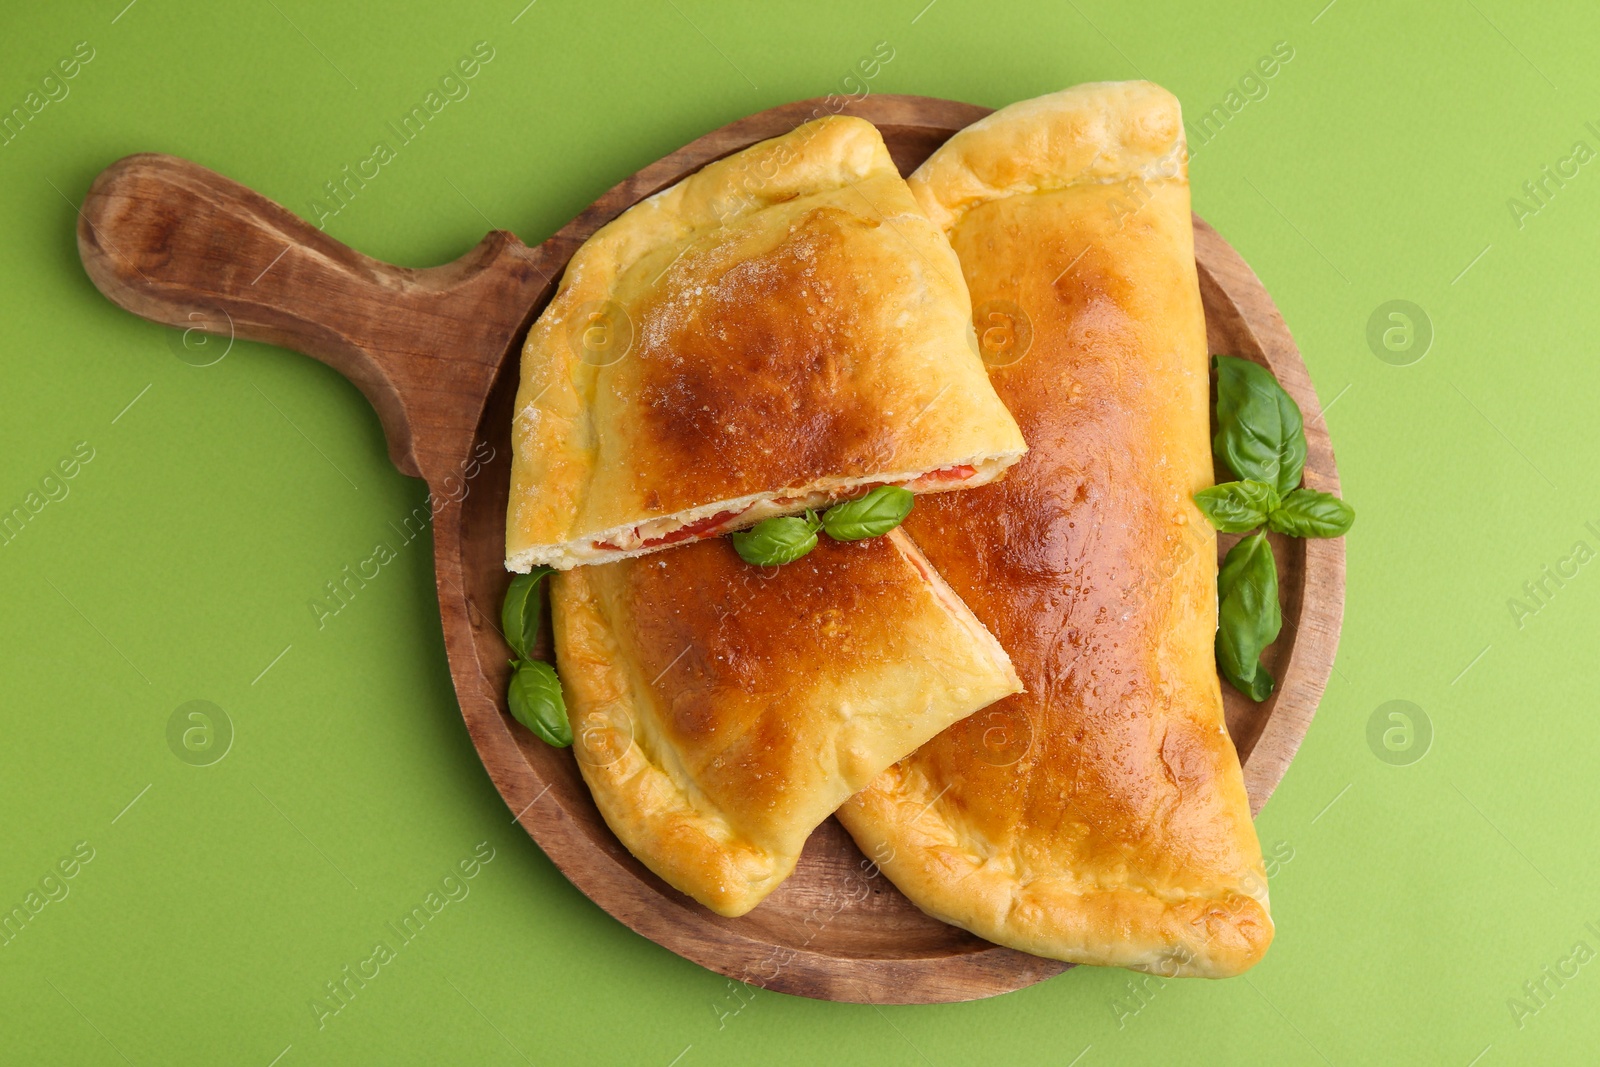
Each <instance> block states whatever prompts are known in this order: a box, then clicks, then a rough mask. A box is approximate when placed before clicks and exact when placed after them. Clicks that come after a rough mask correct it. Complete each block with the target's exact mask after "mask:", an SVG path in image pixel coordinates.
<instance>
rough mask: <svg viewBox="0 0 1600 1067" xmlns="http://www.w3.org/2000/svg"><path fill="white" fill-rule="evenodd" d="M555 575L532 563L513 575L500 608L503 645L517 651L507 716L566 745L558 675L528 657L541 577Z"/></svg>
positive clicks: (535, 632) (568, 728) (535, 634)
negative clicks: (529, 568) (509, 715)
mask: <svg viewBox="0 0 1600 1067" xmlns="http://www.w3.org/2000/svg"><path fill="white" fill-rule="evenodd" d="M553 573H555V571H554V568H551V567H535V568H534V569H533V570H532V571H529V572H528V573H527V574H519V575H517V577H515V578H513V579H512V581H511V587H510V588H509V589H507V590H506V599H505V603H504V604H502V605H501V606H500V624H501V626H502V627H503V628H504V633H505V638H506V644H508V645H510V646H511V651H513V652H515V653H516V654H517V658H516V659H514V660H512V661H511V663H512V673H511V685H510V688H509V689H508V690H507V692H506V702H507V703H508V704H510V706H511V714H512V715H513V716H514V717H515V718H516V720H517V721H518V722H520V723H521V724H522V725H524V726H526V727H527V728H528V729H529V730H532V731H533V733H534V734H535V736H537V737H538V738H539V740H541V741H543V742H544V743H545V744H547V745H554V746H556V747H557V748H566V747H567V746H568V745H571V744H572V724H571V722H569V721H568V719H567V701H566V698H565V697H564V696H563V695H562V692H561V679H560V677H558V676H557V675H556V671H555V668H554V667H552V666H550V664H548V663H544V662H542V661H540V660H536V659H534V658H532V653H533V646H534V643H535V642H536V641H537V640H538V638H539V616H540V615H541V613H542V612H543V610H544V579H545V576H546V575H548V574H553Z"/></svg>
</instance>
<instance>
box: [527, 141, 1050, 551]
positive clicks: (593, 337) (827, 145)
mask: <svg viewBox="0 0 1600 1067" xmlns="http://www.w3.org/2000/svg"><path fill="white" fill-rule="evenodd" d="M970 316H971V305H970V304H969V303H968V301H967V291H966V286H965V285H964V284H963V282H962V280H961V269H960V265H959V264H958V263H957V262H956V259H955V256H954V254H953V253H952V252H951V251H950V247H949V244H948V243H947V242H946V241H945V240H944V238H943V236H942V235H941V234H940V233H939V232H938V231H937V230H936V229H935V228H934V227H933V226H932V225H931V224H930V223H929V222H928V220H927V218H926V217H925V216H924V215H923V214H922V211H921V209H919V208H918V206H917V204H916V202H915V201H914V200H913V199H912V197H911V193H910V190H909V189H907V187H906V184H905V182H904V180H903V179H901V177H900V175H899V172H898V171H897V170H896V169H895V166H894V163H893V161H892V160H891V159H890V157H889V153H888V150H887V149H886V148H885V147H884V144H883V139H882V137H880V136H879V135H878V131H877V130H876V129H875V128H874V127H873V126H872V125H871V124H870V123H868V122H865V121H863V120H861V119H856V118H845V117H828V118H822V119H818V120H816V121H814V122H810V123H807V124H806V125H804V126H801V127H799V128H797V129H795V130H794V131H792V132H790V133H788V134H785V135H784V136H782V137H777V138H774V139H772V140H769V141H764V142H762V143H760V144H757V145H754V146H752V147H751V148H748V149H746V150H745V151H743V152H740V153H738V154H736V155H733V156H730V157H728V158H727V159H724V160H721V161H719V162H716V163H712V164H710V165H709V166H707V167H705V168H704V169H703V170H701V171H699V172H698V173H696V174H694V175H691V176H690V177H688V178H686V179H684V180H683V181H681V182H679V183H678V184H677V185H674V186H672V187H671V188H669V189H667V190H665V191H663V192H661V193H658V194H656V195H655V196H653V197H651V198H649V199H648V200H645V201H643V202H642V203H640V204H637V205H635V206H634V207H632V208H630V209H629V210H628V211H626V212H624V213H623V214H622V215H621V216H620V217H618V218H617V219H616V220H615V221H613V222H611V223H610V224H608V225H607V226H605V227H604V228H602V229H601V230H599V231H598V232H597V233H596V234H595V235H594V236H593V237H591V238H590V239H589V240H588V242H586V243H585V244H584V245H583V247H582V248H580V249H579V250H578V252H577V254H576V255H574V256H573V258H572V261H571V263H570V264H569V265H568V267H567V271H566V274H565V276H564V277H563V278H562V281H561V286H560V289H559V291H558V292H557V294H556V297H555V299H554V300H553V301H552V302H551V304H550V306H549V307H548V308H547V309H546V310H545V312H544V314H543V315H541V316H540V318H539V320H538V321H537V322H536V323H535V324H534V326H533V328H532V330H531V331H530V332H529V335H528V341H527V344H526V346H525V348H524V350H523V356H522V378H521V382H520V385H519V388H518V392H517V401H516V417H515V424H514V426H513V428H512V451H513V458H512V469H511V497H510V506H509V508H508V512H507V518H506V566H507V567H508V568H509V569H511V570H519V571H526V570H528V569H529V568H530V567H531V566H533V565H535V564H549V565H552V566H555V567H557V568H566V567H571V566H574V565H576V564H580V563H595V562H603V561H605V560H609V559H618V558H623V557H627V556H633V555H639V554H642V553H644V552H648V551H653V550H655V549H658V548H663V547H667V546H668V545H669V544H673V543H678V542H680V541H681V540H686V539H692V538H698V537H707V536H712V535H715V534H719V533H724V532H726V531H728V530H730V529H736V528H740V527H743V526H749V525H751V524H753V523H755V522H756V521H758V520H759V519H761V518H764V517H767V516H770V515H776V514H797V513H799V512H801V511H804V510H805V509H806V507H808V506H811V507H816V506H821V505H825V504H826V503H827V502H828V501H829V500H830V499H836V498H839V497H843V496H849V495H853V494H854V493H859V492H860V491H861V489H862V487H864V486H869V485H874V484H880V483H884V482H893V483H899V484H909V485H910V488H912V489H913V491H919V492H922V491H933V490H938V489H947V488H956V487H958V486H960V485H977V484H982V483H983V482H986V481H988V480H990V479H992V478H994V477H995V476H996V475H998V474H999V473H1000V471H1001V470H1003V469H1004V468H1005V467H1007V466H1009V465H1010V464H1011V463H1014V462H1015V461H1016V459H1017V457H1018V456H1020V455H1021V454H1022V452H1023V448H1024V446H1023V443H1022V437H1021V434H1020V433H1019V432H1018V430H1017V426H1016V423H1015V421H1014V420H1013V419H1012V418H1011V415H1010V413H1009V412H1007V411H1006V409H1005V406H1004V405H1003V404H1001V403H1000V401H999V399H998V398H997V397H996V396H995V394H994V390H993V388H992V387H991V386H990V385H989V381H988V378H987V377H986V375H985V374H984V370H983V364H982V361H981V360H980V359H979V358H978V354H977V352H976V350H975V349H974V347H973V346H972V345H971V343H970V342H969V340H968V332H969V324H970ZM930 474H933V475H934V476H933V477H924V476H927V475H930ZM919 479H920V480H919Z"/></svg>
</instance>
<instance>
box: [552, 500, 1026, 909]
mask: <svg viewBox="0 0 1600 1067" xmlns="http://www.w3.org/2000/svg"><path fill="white" fill-rule="evenodd" d="M551 602H552V606H553V614H554V619H555V645H556V659H557V662H558V664H559V665H560V669H561V677H562V681H563V684H564V685H565V687H566V698H567V705H568V712H569V714H570V715H571V718H572V724H573V751H574V754H575V755H576V756H577V759H578V766H579V768H580V769H581V771H582V773H583V777H584V779H585V781H587V782H588V784H589V789H590V792H591V793H593V795H594V799H595V803H596V805H597V806H598V807H599V809H600V813H601V815H603V816H604V817H605V820H606V823H607V824H608V825H609V826H610V827H611V829H612V830H613V832H615V833H616V835H617V837H618V838H619V839H620V840H621V841H622V843H623V844H624V845H626V846H627V848H628V849H629V851H631V852H632V853H633V854H634V855H635V856H637V857H638V858H639V859H640V860H641V861H642V862H643V863H644V864H645V866H647V867H649V868H650V869H651V870H652V871H654V872H655V873H656V874H658V875H660V876H661V878H662V879H663V880H664V881H666V882H667V883H668V884H670V885H672V886H673V887H674V888H676V889H679V890H681V891H682V892H684V893H687V894H688V895H689V896H691V897H693V898H695V899H696V900H698V901H700V902H701V903H702V904H704V905H705V906H706V907H708V908H710V909H711V910H713V911H715V912H718V913H719V914H722V915H743V914H744V913H745V912H747V911H749V910H750V909H751V908H753V907H755V906H756V904H758V903H760V901H761V900H762V898H764V897H765V896H766V895H767V894H768V893H770V892H771V891H772V890H773V888H774V887H776V886H777V885H778V883H779V882H781V881H783V879H784V878H786V877H788V875H789V873H790V872H791V871H792V870H794V866H795V862H796V860H798V859H799V857H800V850H801V848H802V847H803V846H804V845H805V841H806V838H807V837H808V836H809V835H810V833H811V831H812V830H813V829H815V828H816V826H817V824H818V823H820V822H822V821H823V820H824V819H826V818H827V817H828V816H829V815H831V814H833V812H834V810H835V809H836V808H837V807H838V806H839V805H840V804H841V803H843V802H844V800H845V798H847V797H849V796H850V795H851V794H852V793H854V792H856V791H857V790H859V789H860V788H861V787H862V786H864V785H866V784H867V783H868V782H870V781H872V779H873V778H874V777H876V776H877V775H878V774H879V773H880V772H881V771H883V769H884V768H885V767H888V766H889V765H890V764H892V763H893V762H894V761H895V760H898V759H900V758H902V757H903V756H905V755H907V754H909V753H910V752H912V751H913V750H915V749H916V748H917V746H918V745H921V744H922V743H923V742H924V741H926V740H928V739H929V738H931V737H933V736H934V735H935V734H937V733H938V732H939V731H940V730H943V729H944V728H945V727H947V726H949V725H950V724H951V723H953V722H955V721H956V720H958V719H960V718H962V717H963V716H965V715H969V714H971V713H972V712H974V711H977V710H978V709H979V708H982V707H983V706H985V705H986V704H989V703H990V702H992V701H994V700H997V699H999V698H1000V697H1003V696H1005V695H1006V694H1008V693H1014V692H1016V691H1017V689H1018V682H1017V677H1016V674H1015V672H1014V671H1013V670H1012V668H1011V663H1010V661H1009V660H1008V659H1007V658H1006V654H1005V652H1004V651H1003V650H1002V649H1001V647H1000V645H999V643H998V642H996V641H995V639H994V637H993V636H992V635H991V634H990V633H989V632H988V631H987V630H985V629H984V628H983V625H982V624H981V623H979V622H978V621H977V619H976V618H974V617H973V615H972V612H970V611H969V610H967V607H966V605H964V604H962V603H961V601H960V600H959V599H958V598H957V597H956V596H955V594H953V593H952V592H951V591H950V589H949V587H948V586H946V585H945V583H944V582H943V581H942V580H941V579H940V578H939V576H938V575H937V574H936V573H935V572H934V571H933V569H932V568H931V567H929V566H928V564H927V561H926V560H925V559H923V558H922V556H921V555H920V554H919V553H918V552H917V550H916V549H915V548H914V547H913V546H912V545H911V543H910V541H909V540H907V538H906V537H905V535H903V534H901V533H900V532H899V531H895V532H892V533H890V534H888V535H887V536H885V537H877V538H872V539H870V540H865V541H855V542H849V543H845V542H838V541H831V540H829V539H827V538H823V539H822V541H821V543H819V544H818V546H817V548H816V549H815V550H814V551H812V552H811V553H810V554H809V555H807V556H806V557H804V558H803V559H800V560H798V561H796V562H793V563H789V564H787V565H785V566H782V567H777V568H765V569H762V568H756V567H751V566H749V565H747V564H745V563H744V562H743V561H741V560H740V559H739V557H738V555H737V554H736V553H735V552H734V550H733V547H732V545H731V544H730V543H729V541H728V539H727V538H718V539H715V540H707V541H701V542H698V543H696V544H691V545H687V546H684V547H681V548H678V549H675V550H673V551H671V552H663V553H660V554H657V555H652V556H647V557H644V558H641V559H630V560H623V561H620V562H617V563H609V564H605V565H602V566H597V567H579V568H577V569H575V570H570V571H566V572H564V573H561V574H558V575H557V576H556V577H555V578H554V579H553V586H552V595H551Z"/></svg>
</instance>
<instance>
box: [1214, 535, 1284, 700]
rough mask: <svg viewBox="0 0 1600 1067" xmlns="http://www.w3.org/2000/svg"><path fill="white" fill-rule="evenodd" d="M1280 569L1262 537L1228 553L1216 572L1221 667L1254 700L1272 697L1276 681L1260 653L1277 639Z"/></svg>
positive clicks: (1251, 538)
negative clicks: (1273, 683)
mask: <svg viewBox="0 0 1600 1067" xmlns="http://www.w3.org/2000/svg"><path fill="white" fill-rule="evenodd" d="M1282 628H1283V616H1282V614H1281V613H1280V611H1279V608H1278V565H1277V564H1276V563H1275V562H1274V561H1273V558H1272V546H1271V545H1269V544H1268V543H1267V535H1266V534H1265V533H1264V532H1257V533H1253V534H1251V535H1250V536H1249V537H1246V538H1244V539H1243V540H1242V541H1240V542H1239V543H1238V544H1236V545H1234V546H1233V548H1232V549H1230V550H1229V551H1228V555H1227V556H1226V557H1225V558H1224V559H1223V561H1222V569H1221V570H1220V571H1218V572H1217V665H1218V666H1219V667H1221V668H1222V674H1223V677H1225V678H1227V679H1228V681H1229V682H1230V683H1231V684H1232V685H1233V687H1234V688H1235V689H1237V690H1239V692H1241V693H1243V694H1244V695H1245V696H1247V697H1249V698H1250V699H1251V700H1265V699H1267V697H1269V696H1271V695H1272V675H1270V674H1268V673H1267V669H1266V668H1265V667H1263V666H1262V665H1261V653H1262V650H1263V649H1265V648H1266V647H1267V646H1268V645H1270V644H1272V642H1273V641H1275V640H1277V638H1278V631H1279V630H1281V629H1282Z"/></svg>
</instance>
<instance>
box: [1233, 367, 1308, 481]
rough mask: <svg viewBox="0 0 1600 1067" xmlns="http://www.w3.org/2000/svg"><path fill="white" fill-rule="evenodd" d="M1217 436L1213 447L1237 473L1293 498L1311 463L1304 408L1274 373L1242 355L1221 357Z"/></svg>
mask: <svg viewBox="0 0 1600 1067" xmlns="http://www.w3.org/2000/svg"><path fill="white" fill-rule="evenodd" d="M1215 359H1216V367H1217V435H1216V437H1215V438H1213V440H1212V448H1213V450H1214V451H1215V452H1216V454H1217V458H1218V459H1220V460H1222V462H1224V463H1226V464H1227V465H1228V469H1229V470H1231V471H1233V473H1234V475H1235V476H1237V477H1239V478H1242V479H1249V480H1252V481H1257V482H1266V483H1267V484H1268V485H1271V486H1273V487H1274V488H1276V489H1277V490H1278V495H1279V496H1287V495H1288V494H1289V493H1290V492H1291V491H1293V489H1294V488H1295V486H1297V485H1299V484H1300V472H1301V470H1303V469H1304V467H1305V465H1306V435H1305V428H1304V425H1303V424H1302V422H1301V419H1300V406H1299V405H1298V404H1296V403H1295V402H1294V398H1293V397H1291V396H1290V395H1289V394H1288V393H1286V392H1284V390H1283V386H1281V385H1279V384H1278V380H1277V379H1276V378H1274V377H1273V376H1272V372H1271V371H1269V370H1267V369H1266V368H1265V367H1263V366H1261V365H1260V364H1258V363H1252V362H1250V361H1249V360H1248V359H1240V358H1238V357H1237V356H1217V357H1215Z"/></svg>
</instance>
